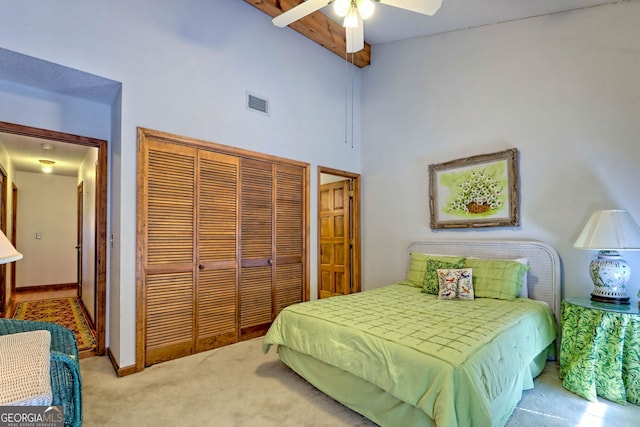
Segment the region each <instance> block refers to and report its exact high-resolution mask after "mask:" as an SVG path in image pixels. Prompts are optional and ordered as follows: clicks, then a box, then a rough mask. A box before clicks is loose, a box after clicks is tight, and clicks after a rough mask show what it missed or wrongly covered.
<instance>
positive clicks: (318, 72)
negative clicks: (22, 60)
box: [0, 0, 361, 367]
mask: <svg viewBox="0 0 640 427" xmlns="http://www.w3.org/2000/svg"><path fill="white" fill-rule="evenodd" d="M0 8H1V10H2V14H0V40H1V42H0V43H1V44H2V47H3V48H6V49H10V50H12V51H17V52H19V53H23V54H25V55H30V56H34V57H37V58H41V59H44V60H47V61H51V62H54V63H57V64H61V65H64V66H67V67H70V68H74V69H78V70H82V71H85V72H88V73H92V74H95V75H98V76H102V77H106V78H109V79H112V80H115V81H118V82H121V83H122V93H121V96H120V97H119V99H118V100H117V102H121V110H119V111H112V113H113V114H112V115H111V118H112V119H113V117H114V116H117V117H118V119H121V126H120V127H119V128H118V129H112V134H113V133H115V132H119V131H121V140H117V141H110V143H112V145H111V149H112V152H111V157H110V160H111V162H112V163H111V166H110V170H111V173H112V175H111V182H110V184H111V188H112V190H111V191H112V193H111V195H110V201H111V206H110V212H111V218H110V221H111V230H112V233H113V235H114V240H113V248H112V249H111V254H110V257H111V258H110V260H111V261H110V265H109V268H110V273H111V278H110V283H109V287H110V289H109V305H110V308H109V315H110V318H109V325H108V328H109V347H110V349H111V350H112V353H113V354H114V357H115V358H116V360H117V362H118V363H119V365H120V366H123V367H126V366H129V365H132V364H134V362H135V326H134V325H135V283H136V275H135V273H136V272H135V262H134V260H135V254H136V252H135V234H136V230H135V225H136V221H135V214H136V208H135V206H136V193H135V189H136V188H135V182H136V128H137V127H138V126H141V127H147V128H151V129H157V130H161V131H165V132H171V133H176V134H179V135H185V136H189V137H195V138H199V139H203V140H208V141H213V142H217V143H221V144H226V145H231V146H237V147H241V148H245V149H249V150H255V151H259V152H264V153H267V154H272V155H277V156H282V157H286V158H290V159H295V160H301V161H306V162H309V163H310V164H311V165H312V168H313V169H312V171H315V170H316V166H318V165H322V166H327V167H331V168H335V169H339V170H345V171H350V172H354V173H360V169H361V166H360V135H359V128H356V129H355V132H354V135H355V138H354V141H353V147H352V145H351V141H349V143H345V114H346V113H345V88H344V81H345V75H346V73H347V71H348V70H347V68H346V67H345V63H344V61H343V60H342V59H341V58H340V57H338V56H336V55H334V54H333V53H331V52H329V51H328V50H326V49H325V48H323V47H321V46H319V45H317V44H316V43H314V42H312V41H310V40H308V39H306V38H305V37H303V36H301V35H299V34H297V33H295V32H294V31H293V30H291V29H288V28H287V29H281V28H277V27H275V26H273V24H272V23H271V19H270V17H269V16H268V15H266V14H264V13H263V12H261V11H260V10H258V9H256V8H255V7H253V6H251V5H250V4H248V3H246V2H243V1H237V0H216V1H208V0H207V1H205V0H189V1H183V2H175V1H169V0H160V1H152V0H140V1H136V2H130V1H125V0H116V1H111V2H102V3H96V2H92V3H87V2H85V1H82V0H70V1H67V2H66V3H65V7H64V8H61V7H60V5H59V4H55V3H47V2H45V3H33V2H14V1H8V0H2V1H0ZM359 77H360V71H359V70H357V72H356V73H355V94H356V102H355V105H354V110H355V116H356V117H355V118H354V120H355V123H356V124H357V123H359V112H360V104H359V101H358V100H359V87H360V79H359ZM246 91H250V92H252V93H254V94H256V95H258V96H262V97H265V98H267V99H268V100H269V102H270V107H271V112H270V115H269V116H264V115H261V114H258V113H254V112H251V111H248V110H247V109H246V108H245V96H246ZM16 114H17V115H18V116H19V117H20V118H23V117H25V116H28V115H29V111H27V110H20V111H19V112H18V113H15V114H14V115H16ZM0 120H5V121H14V120H11V119H8V120H7V119H4V118H3V117H2V115H0ZM46 120H50V121H53V122H55V119H54V118H53V117H47V119H45V121H46ZM16 121H18V122H20V120H16ZM348 122H349V123H350V120H349V121H348ZM63 124H64V123H61V122H58V123H53V125H52V126H49V128H51V129H56V130H57V129H58V128H59V127H62V126H63ZM34 126H37V125H34ZM80 134H84V135H87V136H96V135H95V134H94V133H93V132H88V133H80ZM349 134H350V132H349ZM98 137H99V136H98ZM316 180H317V174H316V173H315V172H312V173H311V187H310V189H311V198H310V199H311V209H312V210H311V212H312V214H311V215H310V218H311V224H310V232H311V236H312V238H313V239H315V238H316V237H315V236H316V228H317V227H316V215H315V214H313V212H315V209H316V200H317V198H316V197H314V196H313V194H315V193H316V190H317V183H316ZM310 247H311V260H310V266H311V274H310V276H311V281H312V283H311V288H312V289H311V294H312V295H315V294H317V283H316V277H317V274H316V263H317V259H316V247H317V245H316V244H315V243H312V244H311V245H310Z"/></svg>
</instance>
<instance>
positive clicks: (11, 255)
mask: <svg viewBox="0 0 640 427" xmlns="http://www.w3.org/2000/svg"><path fill="white" fill-rule="evenodd" d="M19 259H22V254H21V253H20V252H18V251H17V250H16V248H14V247H13V245H12V244H11V242H10V241H9V239H7V236H5V235H4V233H3V232H2V231H0V264H6V263H8V262H13V261H17V260H19Z"/></svg>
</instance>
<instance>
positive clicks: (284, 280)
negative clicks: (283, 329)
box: [273, 164, 306, 319]
mask: <svg viewBox="0 0 640 427" xmlns="http://www.w3.org/2000/svg"><path fill="white" fill-rule="evenodd" d="M275 169H276V185H275V192H276V194H275V199H276V209H275V214H276V233H275V246H274V252H275V253H274V258H275V286H274V313H273V319H275V316H277V315H278V313H280V311H281V310H282V309H283V308H285V307H286V306H288V305H291V304H295V303H298V302H301V301H302V300H303V292H304V287H305V286H304V284H305V282H304V280H305V275H304V271H305V265H304V258H305V257H304V254H305V246H304V245H305V241H304V236H305V224H304V213H305V199H304V195H305V191H306V189H305V174H304V169H303V168H301V167H296V166H289V165H281V164H278V165H276V167H275Z"/></svg>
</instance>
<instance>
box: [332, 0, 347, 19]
mask: <svg viewBox="0 0 640 427" xmlns="http://www.w3.org/2000/svg"><path fill="white" fill-rule="evenodd" d="M350 7H351V0H335V1H334V2H333V11H334V12H335V13H336V15H338V16H339V17H340V18H344V17H345V16H347V13H349V8H350Z"/></svg>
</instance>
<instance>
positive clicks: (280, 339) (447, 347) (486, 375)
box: [263, 240, 560, 427]
mask: <svg viewBox="0 0 640 427" xmlns="http://www.w3.org/2000/svg"><path fill="white" fill-rule="evenodd" d="M405 257H406V260H407V263H406V265H407V273H406V275H405V277H403V279H404V280H401V281H399V282H398V283H394V284H389V285H387V286H383V287H380V288H376V289H372V290H368V291H365V292H360V293H356V294H351V295H345V296H339V297H333V298H327V299H322V300H317V301H309V302H304V303H300V304H295V305H292V306H289V307H287V308H286V309H284V310H283V311H282V312H281V313H280V314H279V315H278V316H277V317H276V319H275V320H274V322H273V324H272V326H271V327H270V329H269V331H268V332H267V334H266V335H265V337H264V343H263V350H264V352H265V353H266V352H268V351H269V349H270V348H271V347H272V346H274V345H275V346H277V352H278V355H279V357H280V359H281V360H282V361H283V362H284V363H285V364H286V365H288V366H289V367H290V368H291V369H293V370H294V371H295V372H297V373H298V374H299V375H300V376H302V377H303V378H305V379H306V380H307V381H308V382H309V383H311V384H313V385H314V386H315V387H317V388H318V389H319V390H321V391H322V392H323V393H325V394H327V395H329V396H331V397H332V398H334V399H335V400H337V401H339V402H341V403H342V404H344V405H345V406H347V407H349V408H351V409H353V410H354V411H356V412H359V413H361V414H362V415H364V416H366V417H367V418H369V419H371V420H372V421H374V422H375V423H377V424H379V425H382V426H447V427H448V426H503V425H504V424H505V423H506V422H507V420H508V419H509V417H510V415H511V413H512V412H513V410H514V408H515V406H516V405H517V403H518V401H519V400H520V399H521V397H522V390H526V389H530V388H532V387H533V378H535V377H536V376H537V375H539V374H540V373H541V372H542V370H543V369H544V366H545V364H546V361H547V359H548V358H553V357H554V355H555V350H556V338H557V337H556V334H557V331H558V328H557V325H558V316H559V313H560V310H559V305H560V262H559V258H558V255H557V253H556V251H555V250H554V249H553V248H552V247H550V246H548V245H546V244H544V243H542V242H538V241H494V240H491V241H489V240H474V241H419V242H412V243H411V244H410V245H409V246H408V248H407V251H406V255H405ZM433 258H439V259H440V261H434V259H433ZM452 258H456V261H455V262H449V261H451V259H452ZM458 258H462V259H463V261H460V260H459V259H458ZM417 259H420V260H422V259H427V260H428V261H427V262H426V264H427V266H428V267H427V270H426V271H427V273H426V276H425V277H426V278H429V275H430V274H431V270H433V269H434V267H435V266H438V267H439V269H438V270H437V274H438V275H440V276H444V274H445V272H446V273H447V274H448V273H450V272H451V271H453V272H457V273H459V272H462V271H466V270H464V268H461V266H462V267H465V268H466V267H467V266H475V267H472V271H469V273H472V272H473V273H475V274H476V275H475V276H474V279H473V284H474V286H476V284H477V285H478V286H477V287H476V297H475V298H472V299H471V300H460V299H450V300H445V299H442V298H443V295H444V294H443V293H442V290H443V289H444V288H443V286H441V287H440V289H439V290H440V293H439V294H437V295H435V294H433V293H427V291H426V290H428V289H429V288H428V287H426V285H427V282H428V280H427V279H424V282H421V283H420V284H422V285H423V286H418V284H417V283H416V281H415V279H416V277H419V278H420V280H421V281H422V276H420V274H424V273H423V272H422V270H421V267H420V264H419V263H418V262H417V261H416V260H417ZM504 260H509V261H504ZM512 262H518V263H520V264H522V265H526V266H527V267H526V268H525V267H521V268H520V267H515V268H516V269H519V270H518V271H521V270H524V271H525V272H526V273H525V274H522V279H523V280H524V287H523V288H522V289H517V290H516V291H515V293H516V294H517V295H513V296H512V297H509V298H502V297H499V298H498V297H494V294H492V293H491V292H493V291H490V292H489V293H488V294H485V292H487V290H486V289H487V288H485V287H480V284H481V283H484V282H483V281H485V280H487V279H488V278H490V279H491V280H492V281H491V282H490V283H494V282H495V283H500V282H501V281H503V278H502V277H503V276H504V277H507V278H508V279H509V280H511V277H512V276H511V275H509V274H507V275H505V273H504V271H502V270H500V271H498V270H491V269H488V267H487V268H485V266H488V265H491V266H494V265H500V266H502V265H508V266H509V267H508V268H509V269H511V268H512V267H513V264H512ZM462 263H464V265H462ZM454 264H455V266H456V267H459V268H456V269H446V268H445V267H451V265H454ZM440 267H442V268H440ZM492 268H493V267H492ZM505 271H506V270H505ZM487 272H489V273H487ZM434 274H435V273H434ZM498 275H502V276H500V277H498ZM494 276H495V277H496V278H495V280H493V277H494ZM410 279H411V280H410ZM432 279H433V277H431V278H430V279H429V280H432ZM518 280H520V278H518ZM438 282H439V283H440V284H441V285H444V283H445V281H444V280H443V279H442V278H438ZM460 283H462V282H460ZM431 285H433V284H432V283H431ZM483 286H485V284H483ZM490 286H493V285H490ZM501 286H502V285H501ZM516 288H518V286H516ZM459 289H462V288H459ZM501 289H502V288H501ZM436 291H438V289H436ZM509 292H513V289H510V291H509ZM461 295H462V294H461ZM521 295H526V297H525V296H521Z"/></svg>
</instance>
